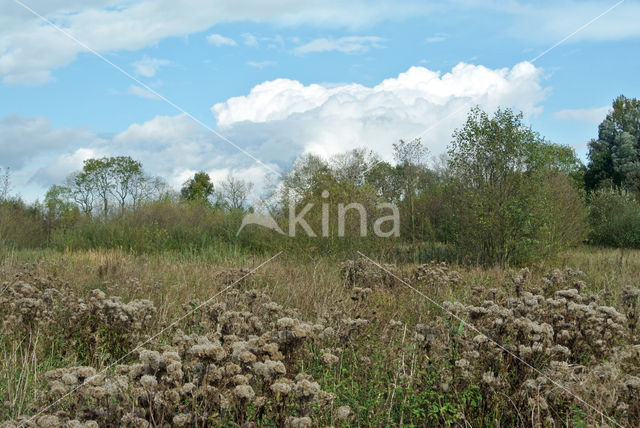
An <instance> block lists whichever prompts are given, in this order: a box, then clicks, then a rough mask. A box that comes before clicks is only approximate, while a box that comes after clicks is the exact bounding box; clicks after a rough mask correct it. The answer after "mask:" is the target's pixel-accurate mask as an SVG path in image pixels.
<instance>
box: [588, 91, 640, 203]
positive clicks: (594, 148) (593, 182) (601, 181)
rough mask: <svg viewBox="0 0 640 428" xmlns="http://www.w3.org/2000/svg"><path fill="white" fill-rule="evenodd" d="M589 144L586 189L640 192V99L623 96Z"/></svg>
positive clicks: (615, 101)
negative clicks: (617, 188) (616, 189)
mask: <svg viewBox="0 0 640 428" xmlns="http://www.w3.org/2000/svg"><path fill="white" fill-rule="evenodd" d="M612 107H613V109H612V110H611V111H610V112H609V113H608V114H607V116H606V118H605V119H604V120H603V121H602V123H600V126H599V127H598V139H597V140H591V142H590V143H589V163H588V165H587V170H586V172H585V184H586V187H587V189H589V190H594V189H597V188H599V187H604V186H607V185H612V186H615V187H623V188H625V189H627V190H630V191H634V192H639V191H640V100H639V99H636V98H631V99H630V98H626V97H625V96H624V95H620V96H619V97H618V98H616V99H615V100H614V101H613V105H612Z"/></svg>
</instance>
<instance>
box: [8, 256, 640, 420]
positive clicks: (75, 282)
mask: <svg viewBox="0 0 640 428" xmlns="http://www.w3.org/2000/svg"><path fill="white" fill-rule="evenodd" d="M1 255H2V259H1V262H0V283H1V284H2V287H1V291H0V311H2V313H3V314H2V319H3V325H2V337H1V339H0V340H1V345H0V346H1V348H0V352H1V353H0V406H1V407H0V417H1V420H3V421H5V422H3V423H2V424H1V425H2V426H7V427H9V426H21V425H22V426H97V425H99V426H104V425H120V424H122V425H125V426H140V427H142V426H168V425H178V426H179V425H182V426H292V427H294V426H296V427H297V426H300V427H302V426H327V425H333V426H425V425H454V426H482V425H485V426H511V425H517V426H531V425H534V426H538V425H539V426H565V425H569V426H593V425H611V426H638V424H639V423H640V403H639V402H638V398H637V397H638V396H640V377H638V376H639V375H640V364H639V363H640V345H638V333H637V330H636V322H637V316H638V295H639V293H640V291H638V290H637V289H635V288H633V287H630V286H631V285H637V278H638V275H639V273H640V251H632V250H627V251H625V252H624V253H623V252H621V251H620V250H611V249H597V248H593V247H581V248H578V249H574V250H571V251H569V252H566V253H562V254H561V255H560V256H558V257H556V258H554V259H553V260H551V261H547V262H544V263H538V264H535V265H531V266H528V267H526V268H523V269H514V270H504V269H501V268H480V267H464V266H455V265H445V264H439V263H434V262H432V263H430V264H426V265H421V266H418V265H400V266H396V265H383V266H382V269H381V268H380V267H378V266H376V265H375V264H374V263H373V262H371V261H370V260H367V259H366V258H363V257H360V258H358V259H354V260H352V261H346V262H340V261H336V260H332V259H323V258H318V259H308V260H302V258H301V257H293V256H291V255H290V254H287V253H283V254H281V255H279V256H278V257H276V258H275V259H273V260H271V261H270V262H268V263H266V264H264V265H262V266H261V267H259V266H260V265H261V263H263V262H264V261H266V260H268V259H269V256H265V257H257V256H250V255H246V254H243V253H217V252H213V251H211V252H208V253H207V252H204V253H200V254H197V255H182V254H177V253H169V252H166V253H160V254H156V255H145V256H135V255H130V254H127V253H124V252H120V251H113V250H99V251H98V250H96V251H79V252H57V251H49V250H42V251H35V250H25V251H15V252H4V253H2V254H1ZM256 267H259V269H257V270H255V271H252V270H253V269H255V268H256ZM221 291H222V293H221ZM115 296H119V298H118V297H115ZM212 297H213V299H212ZM209 299H211V300H210V301H209ZM444 302H452V303H444ZM453 302H457V303H453ZM434 303H435V304H434ZM439 305H442V306H444V309H443V308H442V307H439ZM175 320H179V322H177V323H174V321H175ZM462 320H464V321H462ZM159 332H162V333H161V334H157V333H159ZM139 344H143V345H142V346H137V345H139ZM49 405H51V406H50V407H47V406H49ZM42 410H44V411H42ZM69 421H71V422H69ZM65 424H67V425H65ZM96 424H97V425H96Z"/></svg>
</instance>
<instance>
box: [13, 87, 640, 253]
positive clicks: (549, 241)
mask: <svg viewBox="0 0 640 428" xmlns="http://www.w3.org/2000/svg"><path fill="white" fill-rule="evenodd" d="M3 177H4V179H2V180H0V199H1V200H2V201H4V202H0V210H2V211H0V214H2V217H0V240H1V241H2V242H4V244H5V245H13V246H18V247H19V246H54V247H58V248H90V247H95V246H107V247H120V248H125V249H130V250H134V251H156V250H162V249H172V250H182V249H184V248H195V249H202V248H207V247H211V246H215V245H219V244H220V243H221V242H224V243H226V244H229V245H233V246H241V247H243V248H245V249H248V250H250V251H261V250H268V249H271V248H275V247H281V246H283V245H284V246H292V245H294V246H298V247H299V248H303V249H312V250H318V251H322V252H327V251H334V250H335V249H342V250H346V251H349V250H353V249H355V248H359V249H367V248H369V249H372V250H376V251H378V252H381V253H384V254H385V255H393V254H396V255H398V254H400V255H404V256H407V255H408V257H410V258H411V257H413V258H415V259H428V258H434V257H435V258H456V259H458V260H467V261H469V262H474V263H485V264H489V263H500V264H517V263H522V262H526V261H530V260H533V259H536V258H541V257H546V256H549V255H553V254H555V253H557V252H558V251H561V250H563V249H565V248H568V247H570V246H572V245H576V244H578V243H581V242H583V241H585V240H588V242H591V243H595V244H604V245H613V246H622V247H637V248H640V205H639V204H638V202H637V198H638V196H639V195H640V101H638V100H637V99H629V98H626V97H624V96H620V97H618V98H616V100H614V102H613V104H612V109H611V111H610V112H609V113H608V114H607V116H606V117H605V118H604V120H603V122H602V123H601V124H600V126H599V128H598V136H597V138H596V139H593V140H592V141H590V143H589V154H588V162H587V164H586V165H584V164H583V163H582V162H581V161H580V160H579V159H578V158H577V156H576V154H575V152H574V151H573V150H572V149H571V148H570V147H568V146H563V145H558V144H554V143H552V142H549V141H547V140H546V139H545V138H544V137H542V136H541V135H539V134H538V133H537V132H535V131H534V130H532V129H531V128H530V127H529V126H527V125H526V124H525V123H524V119H523V116H522V114H520V113H517V112H513V111H512V110H509V109H498V110H497V111H495V112H493V113H492V114H489V113H487V112H484V111H482V110H481V109H479V108H477V107H476V108H474V109H472V110H471V111H470V112H469V115H468V118H467V120H466V122H465V123H464V124H463V125H462V127H460V128H459V129H457V130H456V131H455V132H454V134H453V135H452V140H451V143H450V144H449V148H448V151H447V153H445V154H443V155H441V156H440V157H438V158H434V157H433V156H431V154H430V153H429V151H428V150H427V148H426V147H424V145H423V144H422V142H421V141H420V140H419V139H416V140H412V141H402V140H401V141H399V142H397V143H396V144H394V145H393V162H387V161H385V160H382V159H381V157H380V156H379V155H378V154H376V153H375V152H373V151H371V150H368V149H366V148H359V149H355V150H351V151H348V152H345V153H341V154H338V155H335V156H333V157H331V158H329V159H324V158H321V157H318V156H314V155H311V154H306V155H303V156H301V157H300V158H298V159H297V160H296V161H295V162H294V164H293V166H292V167H291V169H290V170H289V171H288V172H287V173H286V174H284V175H283V176H282V179H281V181H280V182H279V184H278V186H277V187H275V188H273V189H271V191H270V193H269V194H267V195H262V196H263V203H262V204H261V205H260V207H259V208H257V209H260V210H265V211H267V212H268V213H269V214H270V215H271V216H272V217H273V218H274V219H276V221H277V222H283V221H285V219H287V218H288V216H289V215H290V214H291V210H292V209H294V210H295V209H297V208H296V207H302V206H306V205H308V204H313V205H314V206H316V207H318V210H313V211H310V212H309V213H308V214H306V217H305V220H306V221H307V222H308V223H309V224H310V225H311V226H313V228H314V230H317V229H319V228H320V227H321V225H320V223H321V217H322V210H321V209H320V208H319V207H327V208H326V209H334V208H332V207H336V206H337V205H338V204H349V203H354V202H357V203H358V204H361V205H362V206H363V207H364V208H365V210H364V211H363V212H364V213H366V215H367V216H369V215H372V213H374V212H375V209H374V207H375V206H376V205H377V204H379V203H381V202H391V203H393V204H395V205H396V206H397V207H398V208H399V212H400V217H401V221H400V228H401V233H400V237H398V238H393V239H385V240H382V239H376V238H373V237H372V238H367V239H361V237H360V236H359V234H358V233H357V232H358V231H359V225H360V224H361V221H363V218H362V216H363V215H365V214H363V212H351V213H350V214H348V215H347V219H346V222H347V225H346V228H345V227H344V224H343V225H342V226H341V225H339V224H337V223H336V221H335V220H334V219H332V221H330V222H329V224H328V225H324V226H322V227H325V228H328V232H329V233H327V234H326V235H324V236H325V237H323V238H322V239H311V238H310V237H308V236H302V235H301V236H300V237H296V239H293V240H292V239H290V238H284V237H281V236H278V235H277V234H275V233H273V232H272V231H268V230H262V229H260V228H258V227H250V228H246V229H244V230H243V232H242V233H241V234H240V235H239V236H236V234H235V232H236V231H237V230H238V227H239V225H240V223H241V221H242V216H243V215H244V214H245V213H246V212H247V211H250V210H253V209H254V208H253V207H249V206H248V205H249V204H248V197H249V195H250V194H251V191H252V189H253V183H251V182H249V181H246V180H242V179H240V178H237V177H232V176H228V177H226V178H225V179H223V180H219V181H217V182H214V180H212V178H211V177H210V176H209V175H208V174H207V173H206V172H204V171H200V172H197V173H195V174H194V175H193V176H192V177H191V178H189V179H188V180H187V181H186V182H185V183H184V184H183V186H182V188H181V189H180V190H179V191H178V192H175V191H172V190H171V189H170V188H169V186H167V184H166V183H165V182H164V181H163V180H162V179H161V178H159V177H154V176H151V175H149V174H147V173H146V172H145V171H144V169H143V166H142V163H141V162H139V161H137V160H134V159H132V158H130V157H127V156H117V157H105V158H100V159H88V160H86V161H85V162H84V164H83V167H82V169H81V170H80V171H77V172H74V173H72V174H71V175H70V176H69V177H68V178H67V180H66V181H65V182H64V183H62V184H58V185H54V186H52V187H51V188H50V189H49V191H48V192H47V194H46V196H45V199H44V203H42V204H40V203H36V204H32V205H29V206H27V205H26V204H24V203H22V202H21V201H19V200H17V199H16V198H13V199H12V198H10V197H9V196H8V193H9V188H10V187H9V175H8V174H7V173H6V172H5V174H4V175H3ZM323 209H324V208H323ZM10 211H11V219H9V212H10ZM364 220H371V219H364ZM20 222H22V223H20ZM367 224H371V222H369V223H367ZM339 227H343V228H345V229H346V234H345V236H338V233H336V231H337V229H338V228H339ZM316 228H317V229H316ZM18 230H22V231H23V232H25V233H23V234H22V235H19V234H17V232H16V231H18ZM26 231H28V233H26ZM27 237H30V238H28V239H27Z"/></svg>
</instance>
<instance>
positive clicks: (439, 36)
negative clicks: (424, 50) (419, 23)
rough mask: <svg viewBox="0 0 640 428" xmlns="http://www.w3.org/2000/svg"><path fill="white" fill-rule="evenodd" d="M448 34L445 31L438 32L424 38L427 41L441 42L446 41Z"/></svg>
mask: <svg viewBox="0 0 640 428" xmlns="http://www.w3.org/2000/svg"><path fill="white" fill-rule="evenodd" d="M447 37H448V36H447V35H446V34H444V33H436V34H434V35H433V36H429V37H427V38H426V39H424V41H425V43H440V42H444V41H445V40H447Z"/></svg>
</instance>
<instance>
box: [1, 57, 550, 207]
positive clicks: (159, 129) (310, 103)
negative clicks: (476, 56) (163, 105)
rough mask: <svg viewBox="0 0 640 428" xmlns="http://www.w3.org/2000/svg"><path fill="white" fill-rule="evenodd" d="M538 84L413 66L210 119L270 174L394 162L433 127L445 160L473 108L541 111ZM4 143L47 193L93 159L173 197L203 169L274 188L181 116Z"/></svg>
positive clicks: (281, 88) (247, 161) (37, 130)
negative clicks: (115, 164)
mask: <svg viewBox="0 0 640 428" xmlns="http://www.w3.org/2000/svg"><path fill="white" fill-rule="evenodd" d="M541 79H542V69H540V68H536V67H534V66H533V65H531V64H529V63H521V64H518V65H516V66H514V67H512V68H503V69H489V68H486V67H483V66H476V65H470V64H464V63H461V64H458V65H457V66H456V67H454V68H453V69H452V70H451V71H450V72H447V73H440V72H436V71H432V70H429V69H427V68H424V67H412V68H410V69H409V70H407V71H406V72H404V73H401V74H399V75H398V76H396V77H393V78H389V79H386V80H384V81H382V82H380V83H379V84H378V85H375V86H373V87H367V86H363V85H358V84H339V85H335V84H334V85H318V84H310V85H303V84H302V83H300V82H298V81H295V80H288V79H276V80H273V81H267V82H264V83H261V84H259V85H257V86H255V87H254V88H253V89H252V90H251V91H250V92H249V93H248V94H247V95H245V96H241V97H234V98H230V99H228V100H226V101H225V102H223V103H218V104H216V105H214V106H213V107H212V112H213V114H214V116H215V118H216V120H217V122H218V129H219V130H220V132H221V133H222V134H223V135H225V136H226V137H228V138H229V139H230V140H231V141H233V142H234V143H236V144H237V145H238V146H240V147H242V148H243V149H245V150H246V151H248V152H249V153H251V154H252V155H253V156H255V157H256V158H258V159H260V160H262V161H263V162H265V163H266V164H267V165H269V168H272V169H285V168H287V167H288V166H289V165H290V164H291V161H292V160H293V159H295V158H296V157H297V156H299V155H300V154H301V153H305V152H312V153H317V154H320V155H324V156H329V155H331V154H334V153H338V152H342V151H345V150H349V149H351V148H355V147H361V146H366V147H369V148H371V149H373V150H375V151H377V152H378V153H380V154H381V155H382V156H383V157H384V158H385V159H387V160H391V152H392V149H391V145H392V143H394V142H396V141H397V140H398V139H400V138H403V139H411V138H414V137H416V136H418V135H419V134H420V133H422V132H423V131H424V130H425V129H427V128H429V127H431V126H433V125H434V124H436V125H437V126H435V127H434V128H433V129H432V130H431V131H430V132H428V133H426V135H424V136H423V141H424V142H425V144H426V145H427V147H429V148H430V150H431V151H432V153H433V154H438V153H441V152H442V151H444V149H445V147H446V145H447V144H448V142H449V141H450V139H451V132H452V130H453V129H454V128H455V127H459V126H460V125H461V123H462V122H463V120H464V118H465V116H466V112H467V111H468V109H469V108H470V107H471V106H472V105H474V104H480V105H481V106H482V107H483V108H485V109H486V110H489V111H491V110H494V109H495V108H496V107H497V106H499V105H500V106H511V107H515V108H517V109H520V110H523V111H524V112H525V113H527V114H536V113H538V112H540V110H541V107H540V103H541V102H542V101H543V100H544V98H545V96H546V93H547V91H546V90H545V89H544V88H543V87H542V86H541ZM458 110H459V111H458ZM7 123H8V125H7ZM7 129H11V132H7V131H6V130H7ZM3 130H4V131H3ZM0 137H2V138H0V141H3V144H2V145H0V159H3V160H4V159H14V161H13V162H12V163H11V164H10V165H8V166H12V167H13V168H14V170H15V169H18V168H21V167H22V168H23V169H22V171H16V173H17V175H19V174H22V176H24V177H27V178H29V177H31V178H32V181H37V182H38V183H40V184H41V185H42V186H43V187H45V186H46V185H49V184H52V183H54V182H60V181H61V180H63V179H64V176H66V175H67V174H68V173H69V172H71V171H73V170H74V169H75V168H79V167H80V165H81V162H82V160H83V159H85V158H86V157H89V156H93V155H96V156H98V155H99V156H103V155H127V156H131V157H133V158H134V159H139V160H141V161H142V162H143V164H144V166H145V168H146V169H147V171H149V172H150V173H152V174H155V175H160V176H162V177H163V178H165V179H166V180H167V181H168V182H169V183H170V184H171V185H172V186H174V187H175V188H178V187H179V186H180V185H181V184H182V182H183V181H184V178H185V177H188V176H189V174H192V173H193V171H199V170H205V171H208V172H210V173H211V174H212V176H214V177H217V176H220V177H223V176H226V174H227V173H232V174H233V175H235V176H239V177H242V178H245V179H249V180H251V181H253V182H254V183H256V186H257V187H256V191H257V192H258V193H260V192H262V191H263V190H264V186H265V183H268V182H269V181H270V179H269V177H270V172H269V170H268V169H267V168H265V167H263V166H261V165H259V164H257V163H256V162H255V161H254V160H253V159H251V158H250V157H248V156H246V155H245V154H243V153H241V152H240V151H238V150H237V149H235V148H234V147H232V146H231V145H229V144H228V143H226V142H224V141H222V140H221V139H220V138H218V137H217V136H215V135H213V134H212V133H211V132H209V131H207V130H206V129H203V128H202V127H200V126H199V125H198V124H197V123H195V122H193V121H192V120H191V119H189V118H188V117H187V116H185V115H184V114H181V115H176V116H156V117H154V118H152V119H150V120H148V121H145V122H141V123H134V124H131V125H130V126H129V127H128V128H127V129H125V130H124V131H122V132H120V133H118V134H117V135H115V136H113V137H110V138H98V137H96V135H95V134H92V133H91V132H88V131H85V130H82V129H65V128H61V129H56V128H52V127H51V125H50V123H49V122H48V121H47V120H46V119H43V118H35V119H33V118H15V117H13V118H12V117H11V116H10V117H9V119H6V118H5V119H3V121H0ZM5 141H8V142H10V144H4V142H5ZM26 165H29V167H27V166H26ZM27 172H28V173H27ZM25 180H26V178H25ZM17 184H18V183H17ZM43 191H44V189H43V190H42V192H43ZM34 199H35V197H34Z"/></svg>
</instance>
